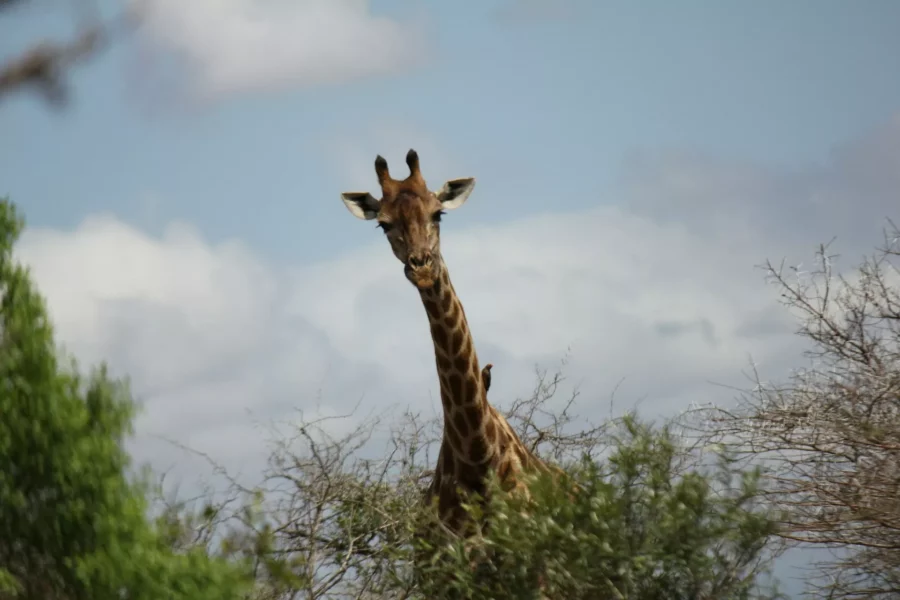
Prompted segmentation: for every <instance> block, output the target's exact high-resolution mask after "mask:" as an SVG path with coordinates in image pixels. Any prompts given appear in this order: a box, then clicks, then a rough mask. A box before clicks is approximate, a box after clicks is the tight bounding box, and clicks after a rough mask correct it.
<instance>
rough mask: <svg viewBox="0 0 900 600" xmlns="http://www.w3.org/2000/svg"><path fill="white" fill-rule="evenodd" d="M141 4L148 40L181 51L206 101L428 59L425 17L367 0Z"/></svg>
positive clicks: (151, 0) (163, 0) (338, 79)
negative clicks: (400, 14)
mask: <svg viewBox="0 0 900 600" xmlns="http://www.w3.org/2000/svg"><path fill="white" fill-rule="evenodd" d="M141 8H142V10H143V11H144V13H143V14H144V19H145V20H144V27H145V33H146V34H147V36H148V37H149V39H150V40H151V41H152V43H153V44H154V45H155V46H156V47H160V48H163V49H165V50H168V51H171V52H174V53H175V56H176V57H178V64H179V65H181V64H184V65H185V66H187V67H188V69H189V72H188V73H186V77H187V80H188V81H189V82H190V86H191V88H192V89H193V91H195V92H196V93H197V94H199V95H200V96H201V97H205V98H209V97H214V96H219V95H223V94H228V93H233V92H244V91H254V90H267V89H277V88H282V87H287V86H294V85H301V86H304V85H319V84H331V83H343V82H347V81H350V80H353V79H357V78H360V77H366V76H374V75H386V74H393V73H397V72H401V71H404V70H406V69H410V68H414V67H417V66H419V65H421V64H422V63H423V62H424V61H425V60H427V56H428V46H427V44H426V43H425V37H426V36H425V35H424V32H423V23H422V22H421V19H418V18H416V19H408V20H405V21H399V20H396V19H392V18H389V17H386V16H378V15H375V14H373V13H372V12H371V10H370V8H369V2H368V1H367V0H290V1H289V0H263V1H260V0H191V1H190V2H183V1H181V0H145V1H144V2H143V3H142V5H141ZM144 66H145V67H146V66H147V65H144ZM143 71H144V72H146V68H144V69H143Z"/></svg>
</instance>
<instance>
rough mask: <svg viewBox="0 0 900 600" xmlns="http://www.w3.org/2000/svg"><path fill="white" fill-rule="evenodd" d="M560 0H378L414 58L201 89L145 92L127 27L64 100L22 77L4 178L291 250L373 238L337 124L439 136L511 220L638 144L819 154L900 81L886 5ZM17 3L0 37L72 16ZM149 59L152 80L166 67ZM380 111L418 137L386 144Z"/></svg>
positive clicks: (786, 161)
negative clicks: (25, 86) (353, 71)
mask: <svg viewBox="0 0 900 600" xmlns="http://www.w3.org/2000/svg"><path fill="white" fill-rule="evenodd" d="M505 4H509V3H505ZM563 5H565V3H563ZM568 6H570V7H571V11H569V12H567V11H562V10H560V9H554V8H550V9H549V10H546V12H547V13H548V14H547V15H541V16H536V17H532V18H528V17H527V15H526V16H525V17H524V18H521V19H518V20H516V19H509V18H503V17H502V15H498V11H500V10H502V9H503V8H504V3H503V2H496V1H494V2H483V3H481V2H479V3H474V2H473V3H470V4H469V5H466V6H462V5H459V4H452V5H451V4H448V3H438V2H412V1H401V2H373V3H372V6H371V11H372V12H373V13H375V14H382V15H390V16H394V17H396V18H398V19H400V20H401V22H402V23H403V22H407V23H409V25H408V29H409V30H418V29H421V30H422V31H424V32H425V37H426V38H427V43H426V51H427V53H428V56H429V58H428V59H426V62H425V63H424V64H423V65H422V66H421V67H420V68H410V69H403V70H400V71H399V72H396V73H390V72H389V73H386V74H381V73H375V74H373V75H370V76H367V77H360V78H354V79H350V80H348V81H343V82H340V83H335V84H327V85H321V86H316V85H313V84H310V85H307V86H304V85H302V82H301V85H297V86H282V87H278V86H274V85H273V86H270V89H263V90H261V91H259V92H257V93H247V94H234V95H227V96H225V97H221V98H216V99H215V100H214V101H213V103H212V105H209V106H204V107H202V108H196V107H189V106H187V104H188V103H189V101H188V100H186V95H185V94H181V95H179V96H176V97H175V99H173V97H172V96H167V95H164V94H163V93H156V94H148V96H150V97H149V98H144V99H143V100H141V99H140V96H139V93H140V92H138V91H135V89H141V88H140V86H135V85H133V84H134V83H135V81H136V80H138V79H141V78H142V75H141V74H140V72H134V73H131V74H130V75H128V76H126V75H125V71H126V69H129V68H130V67H134V66H135V63H136V59H135V56H134V55H135V47H136V46H137V43H134V42H132V43H122V44H119V45H118V46H116V47H114V49H113V50H112V51H110V52H108V53H107V54H105V55H103V56H102V57H101V58H100V59H99V60H97V61H95V62H93V63H92V64H90V65H89V66H86V67H84V68H82V69H80V70H79V71H78V72H77V73H76V74H74V75H73V77H72V84H73V91H74V104H73V106H72V107H71V108H70V110H68V111H67V112H65V113H64V114H53V113H51V112H49V111H48V110H46V108H45V107H44V106H43V105H42V104H41V103H39V102H35V101H34V99H33V98H31V97H28V96H24V95H23V96H22V97H20V98H16V99H14V100H13V101H11V102H7V103H6V105H5V106H4V110H3V112H2V114H0V130H2V131H4V132H5V134H4V136H3V140H2V142H0V160H2V164H3V175H4V176H3V181H4V189H3V192H4V193H9V194H11V195H12V196H13V197H14V198H15V200H16V201H17V202H18V203H20V204H21V205H22V206H23V207H24V208H25V210H26V211H27V215H28V217H29V220H30V222H31V223H32V224H34V225H51V226H60V227H73V226H74V225H76V224H77V223H78V222H79V221H80V220H81V219H82V218H83V217H84V216H85V215H86V214H89V213H93V212H98V211H111V212H113V213H114V214H115V215H117V216H119V217H121V218H122V219H125V220H126V221H128V222H131V223H135V224H137V225H139V226H141V227H146V228H149V229H150V230H158V229H159V228H160V227H161V226H162V225H163V224H164V223H166V222H168V221H169V220H171V219H185V220H188V221H190V222H192V223H194V224H196V225H197V226H198V227H200V228H201V229H202V231H203V233H204V234H205V235H207V236H209V238H210V239H212V240H221V239H226V238H229V237H240V238H242V239H246V240H248V241H249V242H250V243H252V244H253V245H254V246H255V247H257V248H258V249H259V250H260V251H261V252H264V253H266V254H267V255H270V256H272V257H273V258H275V259H277V260H291V261H296V260H305V259H315V258H320V257H322V256H327V255H329V254H333V253H335V252H339V251H341V250H342V249H344V248H346V246H348V245H351V246H352V245H355V244H359V243H363V242H364V241H366V238H365V237H364V236H363V235H360V231H359V227H354V226H353V225H351V224H348V223H347V222H346V221H345V220H342V219H345V216H346V215H344V214H342V211H343V210H344V209H343V207H342V206H341V205H340V203H339V202H338V201H337V193H338V192H339V191H340V190H342V189H343V188H344V187H346V186H347V184H348V182H347V180H346V177H345V170H344V168H343V167H342V165H340V164H339V163H340V161H341V160H342V156H341V154H340V153H339V152H338V153H335V152H328V151H327V150H325V149H324V148H323V146H325V145H326V142H327V141H328V140H330V139H334V138H341V139H342V140H346V142H345V143H348V144H351V145H352V144H353V143H354V139H353V138H354V136H357V135H358V136H359V140H358V142H359V145H360V147H364V148H366V149H367V150H369V153H370V154H371V153H372V151H377V152H381V153H383V154H385V155H386V156H388V157H391V158H393V159H394V161H395V162H396V161H398V160H400V159H401V158H402V156H403V153H404V152H405V150H406V147H407V146H410V145H414V144H415V142H416V141H417V139H416V138H417V137H418V138H422V137H427V138H428V139H431V140H434V141H435V143H436V144H439V146H440V148H441V151H442V152H444V153H445V154H447V155H448V156H449V157H452V163H451V164H453V165H454V166H455V167H457V168H458V169H459V170H460V172H459V173H457V172H453V173H437V174H433V175H431V177H432V178H436V177H443V178H445V179H446V178H448V177H453V176H457V175H461V174H465V175H469V174H470V175H474V176H476V177H478V179H479V195H480V198H479V202H476V203H473V205H472V206H470V207H468V210H467V211H464V212H461V213H460V214H459V215H458V216H455V217H456V220H457V221H458V222H459V223H460V224H467V223H475V222H501V221H503V220H505V219H508V218H509V217H510V216H513V215H528V214H534V213H539V212H543V211H551V212H556V211H560V210H573V209H581V208H585V207H588V206H593V205H596V204H600V203H609V202H616V201H617V199H616V197H615V196H616V193H615V192H616V188H615V182H616V180H617V177H618V175H619V172H620V169H621V165H622V161H623V160H625V159H626V158H627V157H628V156H629V155H630V154H632V153H634V152H639V151H643V150H656V149H660V148H687V149H690V150H692V151H697V152H704V153H710V154H714V155H721V156H726V157H729V158H739V159H745V160H750V161H756V162H760V163H764V164H778V165H787V166H802V165H809V164H815V163H818V162H820V161H822V160H823V159H825V158H826V157H827V155H828V153H829V151H830V149H831V148H832V147H833V146H834V145H835V144H837V143H839V142H841V141H843V140H845V139H847V138H848V137H851V136H853V135H854V134H856V133H858V132H859V131H861V130H864V129H866V128H869V127H872V126H874V125H875V124H876V123H878V122H880V121H882V120H884V119H886V118H887V117H888V116H890V115H891V114H892V111H894V110H895V109H896V107H897V103H898V99H900V76H898V75H897V71H896V64H895V62H894V61H895V57H896V56H897V55H898V52H900V38H898V36H897V23H898V22H900V6H898V5H897V4H896V3H894V2H890V1H880V2H878V1H873V2H867V3H866V4H865V9H860V8H859V5H853V4H851V3H847V2H831V1H796V2H789V3H785V2H774V1H760V2H752V3H750V2H736V1H726V2H708V1H707V2H698V1H688V2H678V3H669V2H641V3H625V2H619V3H610V2H570V3H569V4H568ZM19 12H20V13H21V14H20V15H17V18H16V19H15V20H11V21H10V23H5V24H4V28H5V30H6V31H9V29H10V28H13V32H12V34H13V35H11V37H10V39H9V41H8V42H0V44H2V55H4V56H7V55H10V54H11V53H12V51H14V50H16V49H19V48H21V47H22V42H23V41H25V40H27V39H29V38H30V37H31V34H32V33H33V32H34V33H37V32H44V31H47V32H53V33H56V32H60V33H63V32H65V31H66V29H69V28H70V20H68V19H62V18H61V17H60V15H59V14H58V13H54V12H51V11H49V10H46V9H45V10H43V11H40V10H34V9H32V10H28V11H19ZM107 12H111V11H107ZM43 13H48V14H47V15H44V14H43ZM556 13H559V14H556ZM50 16H52V17H54V19H53V23H49V21H50V18H49V17H50ZM11 23H12V25H11ZM16 25H19V26H21V29H16V28H15V27H16ZM54 25H55V26H54ZM63 25H64V26H63ZM6 31H5V32H4V36H3V37H4V39H6ZM163 51H164V49H163ZM148 77H149V79H150V82H145V83H144V85H143V88H151V89H153V88H157V89H158V88H159V87H160V86H166V85H167V84H166V82H167V81H168V82H171V81H173V80H175V79H177V78H175V77H165V76H162V75H160V76H158V77H157V78H156V79H158V81H157V80H155V79H154V76H153V74H152V73H151V74H149V75H148ZM130 84H131V85H132V88H134V89H131V90H130V91H129V87H128V86H129V85H130ZM170 85H171V83H170ZM170 91H171V90H170ZM154 96H156V97H157V98H154ZM152 102H158V103H159V104H158V105H157V106H149V105H150V104H151V103H152ZM372 127H383V128H392V127H394V128H398V129H408V130H410V133H412V132H415V134H413V135H406V136H404V135H402V134H398V135H397V136H395V137H394V138H392V139H385V140H384V141H383V142H381V143H379V140H378V139H377V134H375V137H376V139H372V136H373V134H371V133H367V132H368V130H369V129H370V128H372ZM37 156H40V162H39V163H38V162H36V161H35V158H34V157H37ZM354 158H356V159H357V160H359V159H361V158H362V157H356V156H354ZM364 158H365V159H366V160H367V161H368V162H371V160H372V158H374V157H370V156H364ZM428 159H429V157H428V156H427V155H423V161H426V162H424V163H423V164H425V165H427V164H428V162H427V161H428ZM38 164H39V165H40V167H38V166H37V165H38ZM366 166H367V167H368V166H370V165H366ZM346 167H347V168H353V169H356V168H358V165H346ZM370 185H371V182H370ZM501 190H502V191H503V192H502V193H501ZM151 198H152V199H153V200H151ZM148 204H149V205H150V206H152V209H151V208H148ZM310 221H315V222H316V226H315V227H310V226H309V222H310Z"/></svg>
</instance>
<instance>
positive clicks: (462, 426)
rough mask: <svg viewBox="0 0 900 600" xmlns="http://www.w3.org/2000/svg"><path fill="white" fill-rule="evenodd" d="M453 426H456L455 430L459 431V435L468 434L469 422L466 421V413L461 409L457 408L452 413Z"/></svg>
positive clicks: (464, 435)
mask: <svg viewBox="0 0 900 600" xmlns="http://www.w3.org/2000/svg"><path fill="white" fill-rule="evenodd" d="M453 426H454V427H455V428H456V431H458V432H459V435H460V436H461V437H467V436H468V435H469V431H471V430H470V429H469V424H468V423H467V422H466V415H465V413H464V412H463V411H461V410H457V411H456V413H455V414H454V415H453Z"/></svg>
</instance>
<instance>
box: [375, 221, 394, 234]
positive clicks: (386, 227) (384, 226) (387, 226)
mask: <svg viewBox="0 0 900 600" xmlns="http://www.w3.org/2000/svg"><path fill="white" fill-rule="evenodd" d="M375 227H379V228H381V230H382V231H383V232H385V233H387V232H388V231H390V230H391V229H393V228H394V225H393V224H392V223H383V222H379V223H378V224H377V225H375Z"/></svg>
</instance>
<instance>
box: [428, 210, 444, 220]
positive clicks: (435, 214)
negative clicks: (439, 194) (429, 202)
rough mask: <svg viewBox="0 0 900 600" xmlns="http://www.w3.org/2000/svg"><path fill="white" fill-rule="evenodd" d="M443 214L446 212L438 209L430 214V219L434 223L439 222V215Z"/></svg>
mask: <svg viewBox="0 0 900 600" xmlns="http://www.w3.org/2000/svg"><path fill="white" fill-rule="evenodd" d="M445 214H447V213H446V212H444V211H442V210H439V211H437V212H436V213H434V214H433V215H431V220H432V221H433V222H435V223H440V222H441V215H445Z"/></svg>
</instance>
